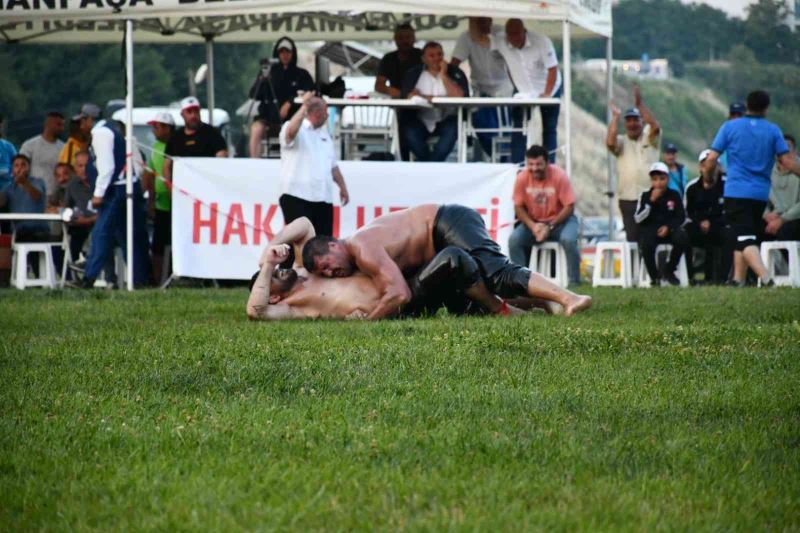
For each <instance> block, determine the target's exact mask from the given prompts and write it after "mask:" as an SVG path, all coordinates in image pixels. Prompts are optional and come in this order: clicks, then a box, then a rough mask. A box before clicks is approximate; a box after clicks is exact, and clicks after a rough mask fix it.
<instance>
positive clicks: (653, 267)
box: [639, 226, 689, 283]
mask: <svg viewBox="0 0 800 533" xmlns="http://www.w3.org/2000/svg"><path fill="white" fill-rule="evenodd" d="M658 228H659V226H639V255H640V256H641V257H642V259H643V260H644V266H645V267H646V268H647V273H648V274H649V275H650V279H651V280H652V281H653V282H654V283H655V282H656V281H658V280H660V279H661V273H660V271H659V270H658V266H657V263H656V248H657V247H658V245H659V244H671V245H672V251H671V252H670V254H669V259H668V260H667V264H666V265H665V266H664V271H665V272H675V267H677V266H678V261H680V260H681V256H682V255H683V253H684V252H685V251H686V248H688V247H689V236H688V235H687V234H686V230H684V229H683V228H677V229H670V231H669V234H668V235H667V236H666V237H659V236H658V235H656V232H657V231H658Z"/></svg>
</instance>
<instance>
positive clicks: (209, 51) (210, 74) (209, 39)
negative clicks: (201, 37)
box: [205, 34, 215, 126]
mask: <svg viewBox="0 0 800 533" xmlns="http://www.w3.org/2000/svg"><path fill="white" fill-rule="evenodd" d="M205 38H206V67H207V68H208V71H207V74H206V92H207V93H208V98H207V100H208V123H209V124H211V125H212V126H213V125H214V105H215V103H214V35H212V34H207V35H206V36H205Z"/></svg>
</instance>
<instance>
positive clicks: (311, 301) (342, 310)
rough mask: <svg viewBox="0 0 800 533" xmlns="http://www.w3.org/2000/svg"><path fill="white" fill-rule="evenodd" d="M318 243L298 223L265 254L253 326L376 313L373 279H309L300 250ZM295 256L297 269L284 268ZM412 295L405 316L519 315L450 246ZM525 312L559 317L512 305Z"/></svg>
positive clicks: (547, 305)
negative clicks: (445, 313) (445, 311)
mask: <svg viewBox="0 0 800 533" xmlns="http://www.w3.org/2000/svg"><path fill="white" fill-rule="evenodd" d="M313 237H314V228H313V226H312V225H311V222H310V221H309V220H308V219H306V218H299V219H297V220H295V221H294V222H292V223H290V224H289V225H287V226H285V227H284V229H283V230H282V231H281V232H280V233H279V234H278V235H276V236H275V238H274V240H273V241H272V243H271V244H270V245H269V246H267V248H266V249H265V250H264V253H263V254H262V257H261V261H260V263H259V264H260V267H261V268H260V270H259V271H258V272H256V274H255V275H254V276H253V279H252V285H251V292H250V298H249V299H248V302H247V316H248V317H249V318H251V319H253V320H282V319H291V318H350V319H352V318H366V317H367V316H369V314H370V313H371V312H372V311H373V310H374V309H375V307H377V305H378V303H379V301H380V298H381V294H380V291H379V290H378V288H377V286H376V285H375V283H374V282H373V281H372V279H370V278H369V277H368V276H366V275H364V274H361V273H355V274H354V275H352V276H349V277H346V278H334V279H329V278H323V277H320V276H315V275H309V273H308V271H306V270H305V268H303V265H302V264H301V263H300V262H299V258H300V257H301V249H302V247H303V246H304V245H305V243H307V242H308V241H309V240H311V239H312V238H313ZM290 244H291V245H292V246H293V247H294V251H295V254H294V255H295V258H296V259H295V265H294V268H288V269H287V268H279V265H280V264H281V263H283V262H285V261H286V259H287V258H288V257H290ZM408 285H409V287H410V290H411V292H412V297H411V299H410V301H409V302H408V303H407V304H406V305H404V306H403V308H402V309H401V310H400V316H420V315H424V314H426V313H427V314H433V313H435V312H436V311H437V309H438V308H440V307H442V306H444V307H445V308H447V309H448V311H450V312H452V313H455V314H466V313H469V314H476V313H485V314H497V315H501V316H509V315H512V314H513V315H517V314H520V313H522V311H521V310H520V309H517V308H516V307H512V306H509V305H508V304H506V303H505V302H503V300H501V299H500V298H498V297H497V296H495V295H493V294H491V293H490V292H489V291H488V289H487V288H486V285H485V283H484V282H483V280H482V278H481V273H480V268H479V267H478V264H477V262H475V260H474V259H472V258H471V257H470V256H469V255H468V254H467V253H466V252H464V251H463V250H461V249H458V248H456V247H453V246H450V247H447V248H445V249H444V250H442V251H441V252H439V253H438V254H437V255H436V256H434V257H433V259H432V260H431V261H430V263H428V264H427V265H426V266H425V267H424V268H422V269H421V270H420V271H419V272H418V273H416V274H415V275H414V276H412V277H410V278H409V279H408ZM513 303H514V304H515V305H519V306H521V307H525V308H533V307H537V308H542V309H544V310H545V311H546V312H548V313H557V312H559V311H560V309H559V307H558V306H557V305H555V304H553V303H552V302H545V301H538V300H532V299H521V300H519V301H514V302H513Z"/></svg>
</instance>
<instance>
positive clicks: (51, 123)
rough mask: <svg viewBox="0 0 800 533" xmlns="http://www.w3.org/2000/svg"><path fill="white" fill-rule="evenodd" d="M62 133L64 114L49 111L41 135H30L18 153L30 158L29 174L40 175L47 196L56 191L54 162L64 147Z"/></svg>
mask: <svg viewBox="0 0 800 533" xmlns="http://www.w3.org/2000/svg"><path fill="white" fill-rule="evenodd" d="M63 133H64V115H62V114H61V113H59V112H58V111H51V112H49V113H48V114H47V117H46V118H45V120H44V129H43V130H42V134H41V135H37V136H36V137H32V138H30V139H28V140H27V141H25V142H24V143H22V146H20V148H19V153H21V154H25V155H27V156H28V157H30V158H31V174H32V175H34V176H40V177H41V178H42V179H44V182H45V185H47V196H51V195H53V193H55V192H56V189H57V185H56V182H55V177H56V175H55V171H56V164H58V158H59V157H60V155H61V150H62V149H63V148H64V141H62V140H61V139H59V137H61V135H62V134H63Z"/></svg>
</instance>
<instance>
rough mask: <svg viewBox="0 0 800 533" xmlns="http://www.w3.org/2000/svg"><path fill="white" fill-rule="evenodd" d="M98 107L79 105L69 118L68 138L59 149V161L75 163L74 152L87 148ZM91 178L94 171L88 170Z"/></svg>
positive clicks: (97, 115)
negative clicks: (79, 107) (77, 110)
mask: <svg viewBox="0 0 800 533" xmlns="http://www.w3.org/2000/svg"><path fill="white" fill-rule="evenodd" d="M100 114H101V113H100V108H99V107H98V106H96V105H95V104H91V103H87V104H83V105H82V106H81V110H80V111H79V112H78V113H77V114H76V115H73V116H72V119H71V120H70V131H69V138H68V139H67V142H66V143H65V144H64V147H63V148H62V149H61V155H59V156H58V162H59V163H67V164H68V165H73V166H74V165H75V154H77V153H78V152H83V151H85V150H88V149H89V144H90V143H91V142H92V128H93V127H94V125H95V122H96V121H97V119H98V118H100ZM90 174H91V178H90V179H92V178H94V172H93V171H90Z"/></svg>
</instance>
